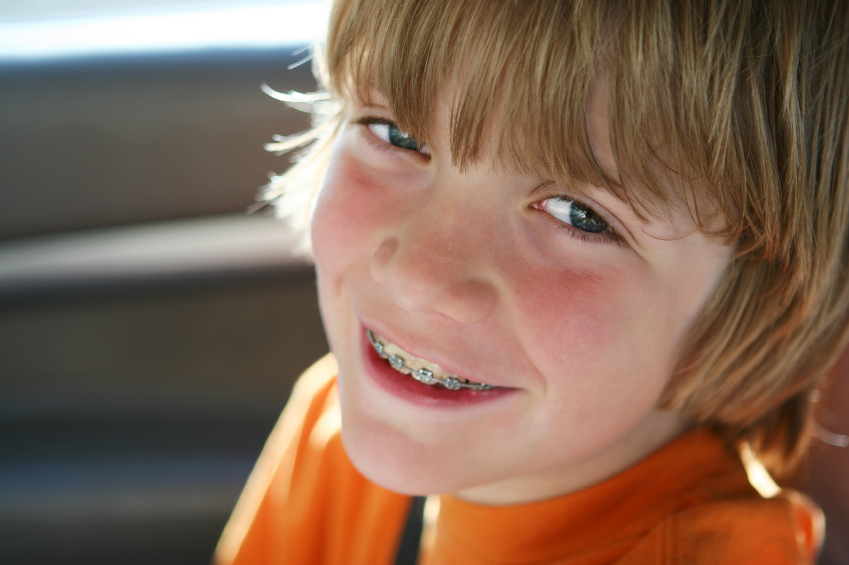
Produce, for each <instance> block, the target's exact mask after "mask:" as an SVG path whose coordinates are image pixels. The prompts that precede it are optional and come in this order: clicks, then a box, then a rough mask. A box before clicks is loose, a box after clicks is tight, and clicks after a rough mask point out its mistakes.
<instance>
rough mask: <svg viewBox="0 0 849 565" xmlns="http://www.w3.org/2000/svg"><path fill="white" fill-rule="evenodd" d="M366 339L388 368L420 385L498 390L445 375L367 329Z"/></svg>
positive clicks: (442, 371)
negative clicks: (386, 363) (407, 376)
mask: <svg viewBox="0 0 849 565" xmlns="http://www.w3.org/2000/svg"><path fill="white" fill-rule="evenodd" d="M366 337H368V340H369V343H370V344H371V346H372V347H373V348H374V351H375V352H376V353H377V354H378V355H379V356H380V357H381V358H383V359H385V360H386V361H387V362H388V363H389V366H390V367H392V368H393V369H395V370H396V371H398V372H399V373H401V374H403V375H409V376H410V377H412V378H413V379H415V380H417V381H419V382H420V383H422V384H426V385H431V386H438V387H440V388H445V389H447V390H478V391H483V390H491V389H493V388H498V387H495V386H493V385H488V384H484V383H476V382H474V381H470V380H468V379H466V378H464V377H460V376H457V375H452V374H447V373H446V372H445V371H444V370H443V369H442V367H440V366H439V365H437V364H435V363H431V362H430V361H426V360H424V359H419V358H418V357H414V356H412V355H410V354H409V353H407V352H405V351H404V350H403V349H401V348H400V347H398V346H397V345H395V344H393V343H390V342H388V341H386V340H385V339H384V338H382V337H380V336H378V335H377V334H375V333H374V332H373V331H371V330H369V329H366Z"/></svg>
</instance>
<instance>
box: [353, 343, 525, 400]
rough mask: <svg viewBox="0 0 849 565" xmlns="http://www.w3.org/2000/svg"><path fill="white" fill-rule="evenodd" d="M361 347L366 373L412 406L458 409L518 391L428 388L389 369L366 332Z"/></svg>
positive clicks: (434, 386)
mask: <svg viewBox="0 0 849 565" xmlns="http://www.w3.org/2000/svg"><path fill="white" fill-rule="evenodd" d="M360 335H362V339H361V347H362V354H363V355H362V358H363V363H364V365H365V369H366V372H367V373H368V374H369V375H370V376H371V377H372V378H373V379H374V381H375V382H376V383H377V384H378V385H379V386H380V387H381V388H383V389H384V390H386V391H388V392H389V393H391V394H393V395H394V396H398V397H401V398H403V399H404V400H406V401H408V402H412V403H413V404H419V405H425V406H450V407H458V406H461V405H466V404H479V403H482V402H490V401H493V400H496V399H498V398H502V397H504V396H505V395H508V394H511V393H514V392H517V391H518V390H519V389H516V388H508V387H495V388H492V389H490V390H470V389H460V390H448V389H446V388H443V387H441V386H439V385H426V384H422V383H420V382H419V381H417V380H415V379H414V378H413V377H411V376H409V375H403V374H401V373H399V372H398V371H396V370H395V369H393V368H392V367H390V366H389V363H388V362H387V361H386V360H385V359H383V358H382V357H381V356H380V355H378V354H377V351H375V350H374V347H372V345H371V343H370V342H369V340H368V338H367V337H366V334H365V329H364V328H363V329H362V331H361V332H360Z"/></svg>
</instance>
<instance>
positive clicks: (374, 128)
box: [364, 118, 430, 155]
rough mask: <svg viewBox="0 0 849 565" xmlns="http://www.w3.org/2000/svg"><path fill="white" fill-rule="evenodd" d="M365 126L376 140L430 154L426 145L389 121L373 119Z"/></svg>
mask: <svg viewBox="0 0 849 565" xmlns="http://www.w3.org/2000/svg"><path fill="white" fill-rule="evenodd" d="M364 125H365V126H366V127H367V128H368V129H369V131H370V132H371V133H372V134H374V136H375V137H376V138H378V139H379V140H381V141H383V142H384V143H386V144H388V145H392V146H393V147H397V148H399V149H406V150H408V151H418V152H419V153H423V154H425V155H428V154H429V153H430V151H429V150H428V148H427V146H426V145H424V144H423V143H421V142H420V141H419V140H418V139H416V138H415V137H413V136H411V135H410V134H409V133H407V132H405V131H403V130H401V129H399V128H398V126H397V125H395V124H394V123H392V122H390V121H389V120H381V119H374V118H371V119H369V120H368V121H367V122H366V123H365V124H364Z"/></svg>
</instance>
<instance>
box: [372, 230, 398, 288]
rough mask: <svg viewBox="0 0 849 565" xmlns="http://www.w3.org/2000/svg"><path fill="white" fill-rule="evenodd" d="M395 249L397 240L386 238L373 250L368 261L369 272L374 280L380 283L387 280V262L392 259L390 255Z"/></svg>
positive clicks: (396, 248)
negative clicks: (369, 261)
mask: <svg viewBox="0 0 849 565" xmlns="http://www.w3.org/2000/svg"><path fill="white" fill-rule="evenodd" d="M397 250H398V240H397V239H388V240H386V241H384V242H383V243H381V245H380V247H378V248H377V251H375V252H374V255H373V256H372V258H371V263H369V272H370V274H371V278H372V279H373V280H374V281H375V282H377V283H380V284H386V283H387V282H388V275H387V270H388V269H389V263H390V262H391V261H392V256H393V255H395V252H396V251H397Z"/></svg>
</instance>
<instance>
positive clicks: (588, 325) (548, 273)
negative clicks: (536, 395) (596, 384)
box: [511, 267, 639, 373]
mask: <svg viewBox="0 0 849 565" xmlns="http://www.w3.org/2000/svg"><path fill="white" fill-rule="evenodd" d="M633 279H634V277H633V276H631V277H629V276H628V275H627V274H626V273H624V272H621V271H619V270H616V269H613V268H609V267H608V268H605V269H594V270H592V271H590V270H581V269H578V268H566V269H564V268H562V267H561V268H559V269H544V268H543V269H525V270H524V273H523V276H522V277H521V278H520V279H518V280H516V281H515V283H514V285H513V288H512V289H511V291H512V294H513V296H514V299H515V300H516V306H517V310H518V311H519V312H521V313H522V314H523V315H522V318H523V319H522V320H519V323H520V324H523V325H525V332H526V335H528V336H529V338H530V339H529V343H528V344H526V347H528V348H530V349H532V350H533V351H534V352H535V355H534V356H535V357H536V362H537V363H538V364H545V365H546V366H547V367H548V368H551V369H554V370H556V371H557V372H561V373H562V372H566V373H571V372H572V371H569V370H567V371H564V370H563V368H572V369H575V371H574V372H575V373H586V372H587V371H601V370H602V366H603V365H605V364H606V363H608V362H609V357H610V356H613V355H614V350H615V349H616V347H617V343H618V344H620V345H621V342H622V340H630V339H631V337H632V336H629V335H628V334H627V331H625V330H626V329H627V328H628V327H633V323H632V322H633V318H634V315H633V314H634V312H635V310H636V307H637V304H636V302H639V301H635V300H634V299H633V297H634V292H633V288H634V287H633V285H634V284H637V283H636V282H635V281H634V280H633ZM578 369H579V370H578Z"/></svg>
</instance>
